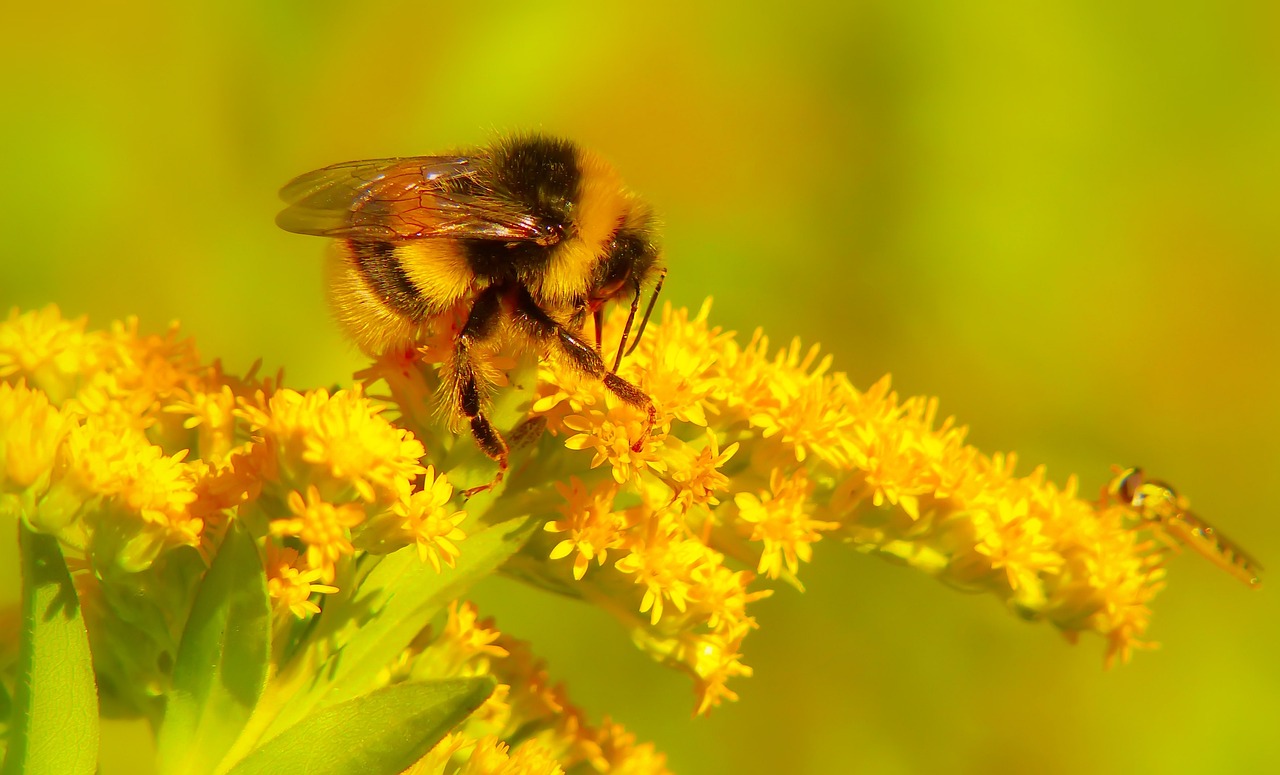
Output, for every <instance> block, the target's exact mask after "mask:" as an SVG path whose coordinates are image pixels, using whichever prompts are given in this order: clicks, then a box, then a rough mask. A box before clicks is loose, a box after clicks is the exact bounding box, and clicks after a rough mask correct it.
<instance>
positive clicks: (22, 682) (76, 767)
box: [4, 526, 98, 775]
mask: <svg viewBox="0 0 1280 775" xmlns="http://www.w3.org/2000/svg"><path fill="white" fill-rule="evenodd" d="M19 531H20V534H19V539H18V540H19V544H20V549H21V552H22V641H21V645H20V650H19V657H18V681H17V688H16V691H15V692H14V696H13V716H12V717H11V718H12V725H11V726H10V729H9V749H8V751H7V753H6V755H5V761H4V772H5V773H6V775H17V773H27V775H43V774H44V773H48V775H75V773H85V774H86V775H92V773H94V772H95V771H96V770H97V761H98V687H97V684H96V683H95V681H94V676H93V658H92V655H91V654H90V652H89V635H88V633H87V632H86V631H85V627H84V619H82V618H81V615H80V600H79V598H77V597H76V589H75V586H74V585H73V584H72V581H71V574H70V573H68V572H67V565H66V563H65V562H63V559H62V551H61V550H60V549H59V548H58V540H57V539H56V538H54V537H53V536H49V535H44V534H42V533H34V532H32V531H30V530H28V529H27V528H26V527H25V526H22V527H20V528H19Z"/></svg>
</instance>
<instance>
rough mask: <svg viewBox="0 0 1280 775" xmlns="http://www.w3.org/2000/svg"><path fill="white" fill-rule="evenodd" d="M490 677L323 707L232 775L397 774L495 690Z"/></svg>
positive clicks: (406, 686) (410, 686)
mask: <svg viewBox="0 0 1280 775" xmlns="http://www.w3.org/2000/svg"><path fill="white" fill-rule="evenodd" d="M494 685H495V684H494V681H493V679H492V678H489V677H487V676H486V677H482V678H459V679H452V680H448V681H411V682H406V683H402V684H393V685H391V686H387V687H384V688H382V689H378V690H377V691H373V692H370V693H368V694H365V695H362V696H360V697H357V698H355V699H353V700H348V701H346V702H343V703H339V704H337V705H332V706H330V707H327V708H324V709H322V710H320V711H317V712H316V713H314V714H312V715H310V716H308V717H306V718H305V719H303V720H302V721H301V722H299V723H298V724H296V725H294V726H292V727H290V728H289V729H286V730H285V731H284V732H282V733H281V734H280V735H278V736H276V737H275V738H273V739H272V740H271V741H270V742H268V743H267V744H266V745H264V746H262V747H261V748H259V749H257V750H255V751H253V752H252V753H250V754H249V755H248V756H246V757H245V758H244V760H243V761H241V762H240V763H239V764H237V765H236V766H235V767H233V768H232V769H231V771H230V773H229V774H228V775H259V773H261V774H262V775H275V773H280V772H305V773H307V775H328V774H329V773H332V774H333V775H346V773H353V772H356V773H362V774H363V775H380V774H381V773H387V775H395V773H398V772H403V771H404V770H405V769H407V768H408V767H409V766H410V765H412V764H413V763H414V762H416V761H417V760H418V759H421V758H422V757H423V756H425V755H426V753H427V752H428V751H430V750H431V749H432V748H433V747H434V746H435V744H436V743H438V742H440V740H441V739H442V738H443V737H444V736H445V735H446V734H448V732H449V730H451V729H453V728H454V727H456V726H457V725H458V724H460V723H462V722H463V721H464V720H465V719H466V718H467V716H469V715H471V713H472V712H473V711H474V710H475V709H476V708H478V707H480V705H481V704H482V703H484V701H485V700H486V699H488V697H489V695H490V694H492V693H493V689H494Z"/></svg>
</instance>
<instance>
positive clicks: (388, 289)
mask: <svg viewBox="0 0 1280 775" xmlns="http://www.w3.org/2000/svg"><path fill="white" fill-rule="evenodd" d="M348 243H349V244H350V246H351V260H352V262H353V263H354V264H355V267H356V269H357V270H358V271H359V272H360V277H361V278H363V279H364V282H365V284H366V285H368V286H369V290H371V291H373V293H374V294H376V295H377V297H378V298H379V299H381V300H382V303H383V304H385V305H386V306H387V307H388V308H389V309H391V310H392V311H394V312H395V313H396V314H397V315H400V316H401V317H403V318H405V319H406V320H415V321H416V320H422V319H423V318H425V317H426V316H427V315H428V314H429V313H430V311H431V307H430V305H429V304H428V303H427V300H426V299H425V298H423V296H422V292H421V291H419V290H418V287H417V286H416V285H414V284H413V281H412V280H410V279H409V276H408V275H407V274H406V273H405V271H404V267H403V266H401V264H400V259H399V257H397V256H396V246H395V245H394V244H392V243H390V242H383V241H381V240H354V239H353V240H348Z"/></svg>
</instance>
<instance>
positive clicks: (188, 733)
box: [157, 523, 271, 773]
mask: <svg viewBox="0 0 1280 775" xmlns="http://www.w3.org/2000/svg"><path fill="white" fill-rule="evenodd" d="M270 652H271V603H270V600H269V599H268V597H267V582H266V576H265V573H264V571H263V567H262V560H261V559H260V558H259V556H258V548H257V546H256V545H255V544H254V541H253V538H252V537H251V536H250V535H249V534H248V533H247V532H246V531H244V530H243V529H241V528H240V526H239V525H238V524H235V523H232V525H231V527H230V529H229V530H228V531H227V535H226V537H225V538H224V539H223V541H222V547H221V548H220V549H219V550H218V554H217V556H216V557H215V558H214V560H213V566H212V567H210V568H209V572H208V573H207V574H205V577H204V580H203V581H202V582H201V583H200V588H199V591H198V592H197V593H196V599H195V604H194V605H193V607H192V609H191V616H190V617H189V618H188V619H187V626H186V629H185V630H183V633H182V643H181V644H180V645H179V646H178V658H177V661H176V662H175V664H174V669H173V686H172V689H171V690H170V692H169V701H168V705H167V706H166V708H165V715H164V721H163V723H162V724H161V726H160V734H159V739H158V740H157V747H158V750H159V759H160V770H161V772H183V773H197V772H212V771H213V770H214V768H215V767H217V765H218V763H219V762H221V761H222V758H223V757H224V756H225V755H226V753H227V751H228V750H229V749H230V748H231V745H232V743H234V742H235V740H236V738H237V737H238V736H239V734H240V731H241V730H242V729H243V728H244V726H245V722H247V721H248V719H249V716H250V715H251V714H252V713H253V709H254V707H255V706H256V705H257V704H258V698H259V697H260V696H261V695H262V689H263V687H264V686H265V685H266V680H267V665H268V661H269V659H270V656H271V654H270Z"/></svg>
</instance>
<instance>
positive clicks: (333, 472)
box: [240, 387, 425, 503]
mask: <svg viewBox="0 0 1280 775" xmlns="http://www.w3.org/2000/svg"><path fill="white" fill-rule="evenodd" d="M240 411H241V416H243V417H244V418H245V419H246V420H247V421H248V423H249V427H250V430H251V431H252V432H253V433H254V434H255V435H257V436H259V437H260V438H261V440H262V442H261V443H262V444H264V445H265V446H266V455H267V457H268V458H269V460H268V461H264V464H265V465H269V466H270V467H271V476H272V477H279V482H280V484H281V485H282V486H283V487H284V488H286V489H290V490H296V489H299V488H306V487H310V486H314V487H317V488H318V490H319V491H320V493H321V495H322V496H323V497H324V498H325V499H327V500H329V501H330V502H333V503H337V502H341V501H344V500H347V499H349V497H350V496H349V493H350V492H351V491H354V492H355V494H357V495H358V496H359V497H360V498H362V499H363V500H364V501H365V502H366V503H375V502H378V501H383V502H387V503H391V502H394V501H395V500H396V498H397V497H398V489H397V482H399V481H400V480H402V479H406V478H412V477H414V476H417V475H419V474H421V473H423V471H424V470H425V469H424V468H423V467H422V465H421V464H420V463H419V462H418V461H419V460H420V459H421V458H422V456H423V454H424V450H423V448H422V444H421V443H420V442H418V440H417V439H415V438H414V437H413V435H412V434H411V433H409V432H408V431H405V430H402V429H400V428H397V427H395V426H394V425H392V424H391V423H390V422H388V421H387V420H385V419H383V418H382V417H381V416H380V413H381V412H382V411H383V407H382V405H380V404H376V403H374V402H372V401H370V400H369V399H368V398H367V397H366V396H365V395H364V393H363V391H362V390H361V389H360V388H359V387H357V388H355V389H353V390H339V391H338V392H337V393H334V394H333V395H332V396H330V395H329V393H328V392H327V391H324V390H317V391H313V392H310V393H306V394H303V393H298V392H296V391H293V390H288V389H282V390H279V391H277V392H276V393H274V394H273V395H271V396H269V397H268V396H266V395H264V394H262V393H259V395H258V397H257V399H256V401H255V402H253V403H249V402H244V403H243V405H242V409H241V410H240Z"/></svg>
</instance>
